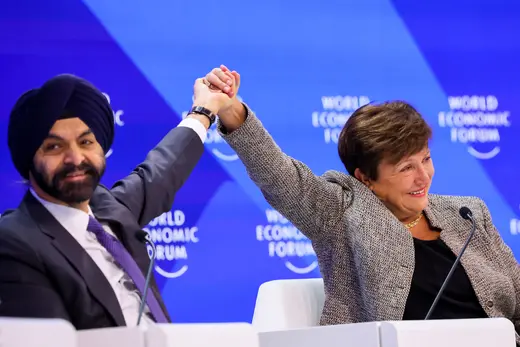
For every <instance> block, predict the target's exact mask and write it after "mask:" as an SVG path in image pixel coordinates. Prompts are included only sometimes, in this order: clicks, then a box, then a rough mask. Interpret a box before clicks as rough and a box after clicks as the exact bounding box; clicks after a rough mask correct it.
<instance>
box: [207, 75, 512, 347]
mask: <svg viewBox="0 0 520 347" xmlns="http://www.w3.org/2000/svg"><path fill="white" fill-rule="evenodd" d="M205 80H206V82H207V83H208V84H210V85H211V86H212V88H214V89H219V90H218V92H221V91H222V92H225V93H227V94H228V95H229V96H230V102H229V104H228V105H227V107H226V108H225V109H223V110H221V111H220V113H219V129H220V131H221V133H222V136H223V137H224V139H225V140H226V141H227V142H228V143H229V144H230V145H231V147H232V148H233V149H234V150H235V151H236V153H237V154H238V156H239V157H240V159H241V160H242V162H243V163H244V165H245V167H246V168H247V171H248V173H249V175H250V177H251V179H252V180H253V181H254V182H255V183H256V185H257V186H258V187H259V188H260V189H261V190H262V192H263V194H264V196H265V198H266V199H267V201H268V202H269V203H270V204H271V205H272V206H273V207H274V208H275V209H277V210H278V211H280V212H281V213H282V214H283V215H284V216H285V217H286V218H287V219H289V220H290V221H291V222H292V223H293V224H294V225H295V226H296V227H297V228H298V229H299V230H300V231H301V232H302V233H304V234H305V235H306V236H307V237H308V238H309V239H310V240H311V241H312V242H313V246H314V249H315V251H316V254H317V257H318V261H319V264H320V269H321V272H322V275H323V280H324V284H325V293H326V300H325V306H324V309H323V313H322V317H321V324H342V323H349V322H365V321H379V320H401V319H418V320H420V319H424V318H425V316H426V314H427V312H428V310H429V308H430V306H431V304H432V303H433V300H434V298H435V296H436V294H437V293H438V291H439V289H440V287H441V285H442V283H443V281H444V279H445V277H446V275H447V274H448V272H449V270H450V268H451V266H452V265H453V262H454V260H455V258H456V255H457V254H459V252H460V250H461V248H462V247H463V245H464V243H465V241H466V239H467V237H468V236H469V232H470V230H471V223H470V222H469V221H467V220H465V219H463V218H461V216H460V215H459V210H460V208H461V207H463V206H466V207H468V208H469V209H470V210H471V211H472V214H473V218H474V219H475V221H476V232H475V235H474V237H473V239H472V240H471V242H470V243H469V246H468V248H467V249H466V252H465V254H464V255H463V256H462V258H461V265H459V266H458V267H457V269H456V271H455V272H454V274H453V277H452V279H451V281H450V282H449V284H448V285H447V287H446V290H445V291H444V294H443V295H442V297H441V298H440V300H439V302H438V305H437V306H436V309H435V310H434V311H433V313H432V315H431V318H433V319H449V318H482V317H507V318H509V319H510V320H511V321H512V322H513V323H514V325H515V329H516V330H517V332H518V329H519V328H520V295H519V294H520V271H519V268H518V266H517V262H516V260H515V258H514V256H513V254H512V252H511V250H510V249H509V247H507V246H506V245H505V244H504V242H503V241H502V239H501V238H500V236H499V233H498V232H497V230H496V229H495V227H494V226H493V223H492V221H491V216H490V213H489V211H488V209H487V207H486V205H485V204H484V202H483V201H482V200H480V199H478V198H474V197H461V196H441V195H434V194H429V193H428V191H429V189H430V186H431V182H432V178H433V174H434V167H433V163H432V160H431V158H430V152H429V149H428V141H429V139H430V136H431V129H430V127H429V126H428V125H427V123H426V122H425V120H424V119H423V118H422V117H421V115H420V114H419V113H418V112H417V111H416V110H415V109H414V108H413V107H412V106H410V105H409V104H407V103H405V102H400V101H396V102H386V103H382V104H379V105H366V106H363V107H361V108H359V109H358V110H356V111H355V112H354V113H353V115H352V116H351V117H350V118H349V120H348V121H347V123H346V124H345V126H344V128H343V130H342V132H341V135H340V137H339V142H338V150H339V156H340V158H341V160H342V162H343V164H344V165H345V168H346V170H347V172H348V173H349V174H344V173H341V172H334V171H329V172H327V173H325V174H324V175H323V176H320V177H318V176H315V175H314V174H313V173H312V172H311V170H310V169H309V168H308V167H307V166H305V165H304V164H302V163H301V162H299V161H297V160H295V159H292V158H290V157H289V156H287V155H285V154H284V153H283V152H282V151H281V150H280V149H279V148H278V146H277V145H276V144H275V142H274V141H273V139H272V138H271V136H270V135H269V134H268V132H267V131H266V130H265V129H264V128H263V127H262V124H261V123H260V121H259V120H258V118H256V116H255V114H254V113H253V112H252V111H251V109H249V108H248V107H247V106H246V105H243V104H241V103H240V102H239V101H238V100H237V99H236V92H237V90H238V86H239V84H240V76H239V75H238V74H237V73H236V72H232V73H231V72H230V71H229V70H228V69H227V68H226V67H225V66H221V68H217V69H214V70H212V72H210V73H209V74H208V75H207V76H206V78H205ZM516 336H517V342H518V341H520V340H519V339H518V334H517V335H516Z"/></svg>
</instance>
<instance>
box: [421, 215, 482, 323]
mask: <svg viewBox="0 0 520 347" xmlns="http://www.w3.org/2000/svg"><path fill="white" fill-rule="evenodd" d="M459 214H460V216H461V217H462V218H464V219H465V220H469V221H471V231H470V233H469V236H468V239H467V240H466V242H465V243H464V246H462V249H461V251H460V253H459V255H458V256H457V258H456V259H455V262H454V263H453V265H452V266H451V269H450V272H448V275H447V276H446V279H445V280H444V283H443V284H442V286H441V289H439V292H438V293H437V296H436V297H435V300H433V304H432V305H431V307H430V310H429V311H428V313H427V314H426V317H425V318H424V319H425V320H428V319H430V316H431V315H432V313H433V310H434V309H435V307H436V306H437V303H438V302H439V299H440V298H441V295H442V293H443V292H444V289H446V285H447V284H448V282H449V281H450V279H451V276H452V275H453V272H455V269H456V268H457V265H459V263H460V258H461V257H462V255H463V254H464V252H465V251H466V247H468V244H469V241H471V238H472V237H473V234H475V229H476V228H477V224H476V223H475V220H474V219H473V213H471V210H470V209H469V208H467V207H466V206H463V207H461V208H460V210H459Z"/></svg>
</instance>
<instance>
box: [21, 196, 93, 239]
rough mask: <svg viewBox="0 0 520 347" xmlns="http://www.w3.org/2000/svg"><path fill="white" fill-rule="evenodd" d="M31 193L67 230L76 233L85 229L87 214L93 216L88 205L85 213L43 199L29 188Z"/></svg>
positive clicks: (87, 219)
mask: <svg viewBox="0 0 520 347" xmlns="http://www.w3.org/2000/svg"><path fill="white" fill-rule="evenodd" d="M30 191H31V194H32V195H33V196H34V197H35V198H36V200H38V201H39V202H40V203H41V204H42V205H43V206H44V207H45V208H46V209H47V210H48V211H49V213H50V214H51V215H52V216H53V217H54V218H55V219H56V220H57V221H58V222H59V223H60V224H61V225H62V226H63V227H64V228H65V229H66V230H67V231H68V232H69V233H72V234H74V233H77V232H84V231H86V230H87V226H88V221H89V216H94V214H93V213H92V210H91V209H90V206H89V208H88V213H85V212H83V211H81V210H79V209H77V208H74V207H70V206H64V205H59V204H56V203H53V202H50V201H47V200H44V199H42V198H40V197H39V196H38V194H36V192H35V191H34V190H33V189H32V188H30Z"/></svg>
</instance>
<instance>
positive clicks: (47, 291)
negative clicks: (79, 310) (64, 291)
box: [0, 232, 70, 321]
mask: <svg viewBox="0 0 520 347" xmlns="http://www.w3.org/2000/svg"><path fill="white" fill-rule="evenodd" d="M0 235H3V237H2V238H1V239H2V241H1V242H0V316H1V317H22V318H61V319H65V320H67V321H70V317H69V314H68V312H67V309H66V307H65V304H64V303H63V301H62V299H61V297H60V295H59V293H58V292H57V291H56V290H55V289H54V288H53V286H52V283H51V282H50V281H49V279H48V277H47V276H46V274H45V272H44V269H43V268H42V265H41V262H40V261H39V260H38V257H37V255H36V253H35V252H34V251H33V250H32V249H31V248H30V246H29V245H27V244H25V243H23V242H22V241H21V240H18V239H16V237H14V236H12V235H9V234H8V233H5V232H0Z"/></svg>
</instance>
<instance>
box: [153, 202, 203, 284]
mask: <svg viewBox="0 0 520 347" xmlns="http://www.w3.org/2000/svg"><path fill="white" fill-rule="evenodd" d="M143 230H144V231H146V232H147V233H148V235H149V236H150V239H151V240H152V242H153V243H154V244H155V249H156V255H155V271H156V272H157V273H158V274H159V275H161V276H163V277H166V278H177V277H180V276H182V275H184V274H185V273H186V271H188V248H189V247H190V246H191V245H193V244H197V243H198V242H199V237H198V231H199V229H198V228H197V227H196V226H190V225H188V223H186V215H185V214H184V212H183V211H181V210H174V211H169V212H166V213H163V214H162V215H160V216H159V217H157V218H155V219H154V220H152V221H151V222H150V223H149V224H148V226H147V227H146V228H144V229H143ZM147 248H148V254H149V256H150V257H152V255H153V250H152V247H151V246H150V245H148V246H147Z"/></svg>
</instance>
